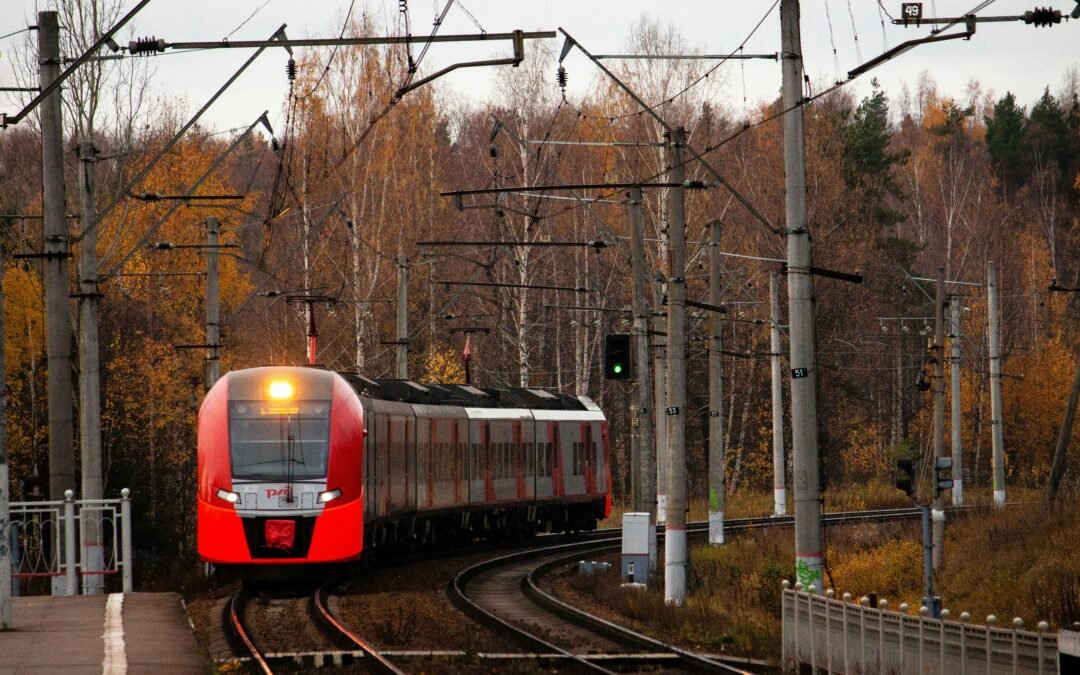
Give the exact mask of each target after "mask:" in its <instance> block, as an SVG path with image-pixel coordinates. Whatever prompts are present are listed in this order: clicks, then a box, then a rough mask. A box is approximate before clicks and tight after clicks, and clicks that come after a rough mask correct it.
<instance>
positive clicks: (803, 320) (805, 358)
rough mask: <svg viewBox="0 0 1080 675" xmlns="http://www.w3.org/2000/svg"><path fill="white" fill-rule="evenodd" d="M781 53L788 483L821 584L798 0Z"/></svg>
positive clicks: (805, 573)
mask: <svg viewBox="0 0 1080 675" xmlns="http://www.w3.org/2000/svg"><path fill="white" fill-rule="evenodd" d="M780 33H781V35H780V37H781V51H782V52H783V54H784V58H783V63H782V70H783V109H784V110H786V111H787V112H785V113H784V117H783V124H784V199H785V212H786V214H787V216H786V222H785V227H784V234H785V236H786V237H787V266H788V279H787V287H788V331H789V337H788V343H789V347H788V351H789V353H790V359H789V360H790V366H791V454H792V470H793V472H794V474H793V476H792V479H793V480H792V483H793V484H792V487H793V488H794V492H795V574H796V576H797V577H798V579H799V581H801V582H802V583H803V585H804V586H811V585H812V586H814V588H815V589H817V590H818V591H819V592H820V591H821V588H822V571H823V569H824V567H823V564H822V546H821V540H822V531H821V529H822V528H821V477H820V476H819V469H820V465H819V458H818V417H817V355H816V349H815V346H814V343H815V337H814V289H813V280H812V279H811V276H810V267H811V255H810V229H809V225H808V222H807V216H806V162H805V156H806V139H805V135H804V122H803V106H802V105H800V104H801V103H802V101H803V95H802V92H803V61H802V38H801V35H800V28H799V0H781V2H780Z"/></svg>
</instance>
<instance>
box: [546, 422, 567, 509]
mask: <svg viewBox="0 0 1080 675" xmlns="http://www.w3.org/2000/svg"><path fill="white" fill-rule="evenodd" d="M561 436H562V434H560V433H559V423H558V422H548V439H549V445H550V446H551V490H552V495H553V496H555V497H562V496H563V495H564V494H565V493H566V490H565V486H564V483H563V465H564V464H565V462H564V461H563V456H562V455H563V452H562V441H561Z"/></svg>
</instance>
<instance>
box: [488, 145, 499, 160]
mask: <svg viewBox="0 0 1080 675" xmlns="http://www.w3.org/2000/svg"><path fill="white" fill-rule="evenodd" d="M488 154H489V155H491V158H492V159H495V158H496V157H498V156H499V149H498V148H496V147H495V144H494V143H492V144H491V145H489V146H488Z"/></svg>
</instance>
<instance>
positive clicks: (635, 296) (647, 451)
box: [629, 187, 656, 523]
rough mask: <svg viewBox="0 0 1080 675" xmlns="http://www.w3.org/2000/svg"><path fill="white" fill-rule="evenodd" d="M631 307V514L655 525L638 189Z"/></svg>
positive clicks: (634, 193)
mask: <svg viewBox="0 0 1080 675" xmlns="http://www.w3.org/2000/svg"><path fill="white" fill-rule="evenodd" d="M629 198H630V269H631V270H632V272H633V277H634V282H633V288H632V298H631V304H632V305H633V307H632V310H633V312H634V365H635V375H636V377H637V409H636V410H635V411H634V415H635V417H634V419H635V420H636V426H637V435H636V438H637V445H636V446H635V447H634V455H633V457H632V458H631V464H633V466H632V467H631V471H632V473H633V490H634V492H633V496H634V511H637V512H638V513H646V512H648V513H649V514H651V516H652V518H651V520H652V522H654V523H655V522H656V436H655V435H654V433H653V411H654V410H656V408H655V406H654V405H653V402H652V400H651V399H653V374H652V362H651V361H650V360H649V310H648V305H647V303H646V302H645V215H644V205H643V203H642V197H641V188H639V187H633V188H630V194H629Z"/></svg>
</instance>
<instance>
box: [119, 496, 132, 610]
mask: <svg viewBox="0 0 1080 675" xmlns="http://www.w3.org/2000/svg"><path fill="white" fill-rule="evenodd" d="M130 495H131V490H128V489H127V488H124V489H123V490H121V491H120V521H121V522H120V540H121V548H120V553H121V555H123V556H124V574H123V577H124V592H125V593H130V592H131V590H132V584H131V573H132V569H131V568H132V563H133V562H134V561H133V560H132V559H131V499H130Z"/></svg>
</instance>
